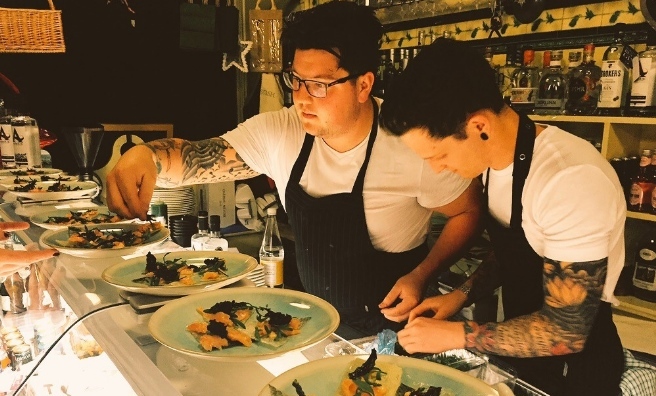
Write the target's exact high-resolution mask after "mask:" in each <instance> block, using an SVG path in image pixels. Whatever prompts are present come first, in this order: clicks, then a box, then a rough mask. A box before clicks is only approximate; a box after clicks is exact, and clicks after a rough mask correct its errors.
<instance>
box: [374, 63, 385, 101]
mask: <svg viewBox="0 0 656 396" xmlns="http://www.w3.org/2000/svg"><path fill="white" fill-rule="evenodd" d="M386 66H387V54H381V56H380V63H379V64H378V69H377V70H376V79H375V80H374V87H373V91H374V92H373V95H374V96H375V97H378V98H382V97H383V96H384V95H385V67H386Z"/></svg>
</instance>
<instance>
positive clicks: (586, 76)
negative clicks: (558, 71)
mask: <svg viewBox="0 0 656 396" xmlns="http://www.w3.org/2000/svg"><path fill="white" fill-rule="evenodd" d="M594 50H595V47H594V44H586V45H585V46H584V47H583V62H581V64H580V65H579V66H578V67H577V68H575V69H573V70H572V72H571V74H570V75H569V81H568V97H567V104H566V108H567V112H568V113H570V114H578V115H591V114H594V113H595V112H596V111H597V102H598V101H599V92H600V90H601V85H600V84H599V79H600V78H601V68H600V67H599V66H597V65H595V61H594Z"/></svg>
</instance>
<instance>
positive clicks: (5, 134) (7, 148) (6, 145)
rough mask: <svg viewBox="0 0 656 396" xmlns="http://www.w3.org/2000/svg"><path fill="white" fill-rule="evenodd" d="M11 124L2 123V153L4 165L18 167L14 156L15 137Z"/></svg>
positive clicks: (0, 126) (0, 131) (0, 125)
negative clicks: (13, 137) (13, 136)
mask: <svg viewBox="0 0 656 396" xmlns="http://www.w3.org/2000/svg"><path fill="white" fill-rule="evenodd" d="M11 136H12V134H11V124H0V152H1V153H2V166H4V167H5V168H14V167H16V160H15V158H14V139H12V137H11Z"/></svg>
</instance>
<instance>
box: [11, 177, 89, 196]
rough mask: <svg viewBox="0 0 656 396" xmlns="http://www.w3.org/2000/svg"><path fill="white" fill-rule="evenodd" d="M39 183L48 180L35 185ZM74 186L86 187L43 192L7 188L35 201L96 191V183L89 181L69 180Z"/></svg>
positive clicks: (82, 194) (13, 192)
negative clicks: (74, 189)
mask: <svg viewBox="0 0 656 396" xmlns="http://www.w3.org/2000/svg"><path fill="white" fill-rule="evenodd" d="M41 183H48V182H38V183H37V185H39V184H41ZM68 184H72V185H74V186H76V185H77V186H80V187H85V186H86V187H88V188H83V189H82V190H76V191H44V192H24V191H13V190H12V189H7V190H8V191H9V192H10V193H12V194H14V195H15V196H17V197H23V198H30V199H32V200H35V201H48V200H57V199H67V198H78V197H83V196H85V195H89V194H95V193H96V192H97V191H98V188H99V187H98V185H97V184H96V183H94V182H91V181H83V182H81V181H75V182H70V183H68Z"/></svg>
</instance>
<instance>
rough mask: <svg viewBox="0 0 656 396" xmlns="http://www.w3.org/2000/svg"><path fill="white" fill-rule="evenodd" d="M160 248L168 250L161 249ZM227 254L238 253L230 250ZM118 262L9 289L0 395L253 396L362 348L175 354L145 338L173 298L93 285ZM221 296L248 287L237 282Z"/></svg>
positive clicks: (20, 237)
mask: <svg viewBox="0 0 656 396" xmlns="http://www.w3.org/2000/svg"><path fill="white" fill-rule="evenodd" d="M15 212H16V211H15V206H14V204H12V203H2V204H0V218H2V220H3V221H24V220H25V217H21V216H18V215H16V213H15ZM43 232H44V230H43V229H42V228H40V227H37V226H35V225H33V226H32V227H31V228H30V229H28V230H25V231H17V232H15V235H14V242H15V243H16V245H15V248H17V249H20V248H21V246H28V248H29V246H30V244H33V243H35V242H37V241H39V238H40V237H41V234H42V233H43ZM249 238H250V239H253V237H252V236H250V237H249ZM256 239H257V238H256ZM167 243H171V242H170V241H165V242H164V243H163V245H164V246H165V247H166V244H167ZM231 246H235V247H237V248H239V247H240V246H239V242H238V241H237V240H233V241H231ZM245 250H248V248H247V247H245ZM122 260H124V259H123V258H122V257H114V258H81V257H74V256H71V255H68V254H61V255H59V256H57V257H53V258H51V259H48V260H45V261H42V262H40V263H38V264H33V265H32V266H31V268H30V272H29V274H27V276H26V279H25V280H24V281H26V282H24V283H23V284H22V285H18V287H19V291H20V287H22V288H23V292H22V294H23V296H24V298H23V305H24V307H25V308H24V309H23V310H21V309H17V308H16V307H13V306H12V302H11V297H10V296H2V299H3V301H4V302H9V304H4V305H3V308H6V309H7V310H8V311H7V313H6V314H5V315H4V317H3V318H2V320H3V323H2V325H3V328H6V329H11V328H13V327H15V328H16V330H17V331H18V332H19V333H20V335H21V337H22V338H23V340H24V342H25V343H26V344H27V345H29V346H30V348H29V352H30V355H29V357H26V356H22V357H21V356H14V357H12V360H11V363H10V364H7V365H6V366H5V365H4V364H0V366H1V367H2V372H0V394H2V392H4V394H8V395H11V394H17V395H64V396H65V395H94V396H96V395H132V394H134V395H206V394H208V392H209V393H210V394H215V395H257V394H260V392H261V391H262V389H263V388H265V386H266V385H267V384H268V383H269V382H270V381H271V380H273V379H274V378H275V377H276V376H278V375H280V374H282V373H283V372H285V371H287V370H289V369H292V368H295V367H297V366H299V365H301V364H304V363H307V362H311V361H314V360H318V359H322V358H324V357H328V356H332V355H333V354H334V353H335V352H334V350H335V348H334V345H336V344H338V345H347V344H348V345H353V347H354V348H356V349H354V350H359V348H360V347H362V346H363V345H362V340H351V341H348V340H345V339H343V338H341V337H339V336H338V335H337V334H334V333H331V334H330V335H329V336H328V337H327V338H325V339H323V340H322V341H320V342H318V343H316V344H313V345H311V346H309V347H307V348H305V349H302V350H301V351H294V352H290V353H287V354H284V355H282V356H277V357H274V358H271V359H263V360H231V361H221V360H212V359H207V358H203V357H198V356H193V355H190V354H185V353H181V352H178V351H176V350H174V349H171V348H168V347H165V346H163V345H162V344H160V343H159V342H157V341H156V340H155V339H154V338H153V337H152V335H151V332H150V331H149V328H148V323H149V321H150V319H151V317H152V316H153V315H154V312H156V310H157V309H158V308H159V307H160V306H161V305H162V304H164V303H166V302H167V301H168V300H170V299H171V298H174V297H157V296H145V297H144V296H139V295H137V294H134V293H130V292H126V291H121V290H119V289H117V288H116V287H115V286H113V285H111V284H109V283H107V282H105V281H104V280H103V279H102V273H103V271H104V270H105V269H106V268H107V267H109V266H111V265H113V264H114V263H118V262H121V261H122ZM25 284H27V285H28V286H27V287H26V286H25ZM227 287H230V288H249V287H256V286H255V284H254V283H253V282H252V281H251V280H249V279H248V277H244V278H242V279H240V280H239V281H238V282H236V283H233V284H231V285H229V286H227ZM7 294H9V293H7ZM19 294H20V293H19ZM8 299H9V301H8ZM14 305H16V304H14ZM19 305H20V304H19ZM12 310H14V311H16V312H12ZM345 350H349V349H348V348H346V349H345ZM341 354H345V353H341ZM475 358H476V359H481V356H475ZM0 362H2V357H1V356H0ZM479 363H481V364H478V365H475V367H472V368H471V370H470V373H469V374H470V375H472V376H474V377H478V378H481V379H483V380H484V381H486V378H485V376H488V379H489V381H487V382H488V383H490V384H495V383H503V384H505V385H508V386H507V387H505V388H502V389H503V390H505V389H506V388H508V389H510V388H514V393H513V392H512V391H509V390H508V391H507V392H505V393H504V392H499V393H500V394H502V395H505V396H509V395H513V394H515V395H540V394H541V393H539V391H537V390H536V392H534V393H531V392H528V391H526V390H528V389H531V387H530V386H529V385H528V384H523V383H522V382H521V381H520V380H516V379H515V378H514V377H513V376H512V375H508V371H504V370H497V369H498V367H497V366H495V365H493V364H491V363H490V362H489V361H484V362H479ZM483 366H484V367H483ZM208 390H211V391H208ZM508 392H510V393H508Z"/></svg>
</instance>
